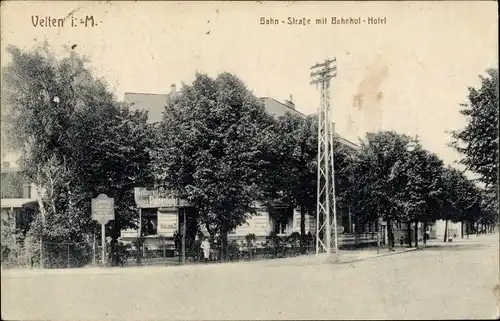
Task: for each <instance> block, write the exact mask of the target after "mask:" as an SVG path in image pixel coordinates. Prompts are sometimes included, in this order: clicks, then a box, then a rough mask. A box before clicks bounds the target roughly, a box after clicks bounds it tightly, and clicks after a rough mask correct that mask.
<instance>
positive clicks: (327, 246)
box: [311, 58, 338, 259]
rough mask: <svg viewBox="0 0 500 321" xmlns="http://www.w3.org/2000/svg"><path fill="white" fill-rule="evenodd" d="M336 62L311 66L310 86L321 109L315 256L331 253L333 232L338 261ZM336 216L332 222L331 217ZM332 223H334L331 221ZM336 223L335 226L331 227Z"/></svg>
mask: <svg viewBox="0 0 500 321" xmlns="http://www.w3.org/2000/svg"><path fill="white" fill-rule="evenodd" d="M336 62H337V61H336V59H335V58H334V59H333V60H329V59H327V60H325V61H324V62H323V63H317V64H316V65H314V66H312V67H311V70H312V71H311V78H312V81H311V84H316V86H318V85H319V86H320V87H321V99H320V106H319V109H318V165H317V166H318V186H317V207H316V254H319V253H331V247H332V229H333V232H334V242H333V243H334V244H333V245H334V248H335V253H336V254H337V259H338V242H337V211H336V199H335V184H334V182H335V171H334V160H333V135H334V128H333V122H332V121H331V116H330V80H331V79H332V78H333V77H336V76H337V65H336ZM332 214H333V220H332V219H331V215H332ZM332 221H333V222H332ZM332 223H333V224H332Z"/></svg>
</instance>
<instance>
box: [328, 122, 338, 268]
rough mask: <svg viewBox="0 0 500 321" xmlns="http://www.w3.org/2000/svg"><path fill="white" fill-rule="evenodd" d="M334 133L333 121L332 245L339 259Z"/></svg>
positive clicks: (331, 130)
mask: <svg viewBox="0 0 500 321" xmlns="http://www.w3.org/2000/svg"><path fill="white" fill-rule="evenodd" d="M334 135H335V123H333V122H332V123H331V126H330V149H331V151H330V157H331V161H332V200H333V233H334V246H335V259H336V260H337V261H338V260H339V255H340V253H339V244H338V236H337V197H336V196H335V194H336V192H335V161H334V156H333V142H334V139H333V136H334Z"/></svg>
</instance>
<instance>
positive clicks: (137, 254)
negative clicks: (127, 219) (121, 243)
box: [129, 236, 147, 264]
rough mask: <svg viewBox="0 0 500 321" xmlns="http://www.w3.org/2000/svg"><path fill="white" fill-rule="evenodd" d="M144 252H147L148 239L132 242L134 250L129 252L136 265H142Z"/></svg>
mask: <svg viewBox="0 0 500 321" xmlns="http://www.w3.org/2000/svg"><path fill="white" fill-rule="evenodd" d="M143 250H147V247H146V239H145V238H144V236H140V237H137V238H135V239H134V240H133V241H132V248H131V249H130V250H129V252H130V254H131V256H132V257H133V258H134V259H135V263H137V264H141V263H142V259H143V256H144V253H143Z"/></svg>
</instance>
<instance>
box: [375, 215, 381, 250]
mask: <svg viewBox="0 0 500 321" xmlns="http://www.w3.org/2000/svg"><path fill="white" fill-rule="evenodd" d="M376 224H377V253H379V252H380V229H381V226H380V220H379V219H378V218H377V222H376Z"/></svg>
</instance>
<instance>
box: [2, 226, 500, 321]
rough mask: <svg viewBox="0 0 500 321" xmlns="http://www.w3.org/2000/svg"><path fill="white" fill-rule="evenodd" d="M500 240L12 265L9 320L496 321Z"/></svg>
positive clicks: (7, 287) (5, 282)
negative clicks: (44, 269)
mask: <svg viewBox="0 0 500 321" xmlns="http://www.w3.org/2000/svg"><path fill="white" fill-rule="evenodd" d="M498 246H499V242H498V234H495V235H490V236H479V237H476V236H471V237H470V239H463V240H461V239H457V240H456V241H455V242H454V243H451V244H443V243H440V242H435V245H434V246H429V247H428V248H426V249H421V250H418V251H412V252H405V253H398V254H395V255H390V256H382V257H378V258H371V259H365V260H357V261H355V262H347V263H343V264H329V263H325V262H319V261H315V260H313V259H310V262H305V261H304V259H303V258H302V260H301V258H298V259H297V260H296V261H294V260H293V259H290V260H283V261H278V260H275V261H267V262H264V261H263V262H250V263H228V264H217V265H206V266H204V265H201V266H200V265H197V266H183V267H149V268H125V269H119V268H117V269H107V270H92V269H88V270H68V271H55V272H52V273H46V274H43V275H39V274H36V273H30V271H26V272H18V271H16V272H11V271H7V272H8V273H6V272H5V271H3V273H2V280H1V281H2V285H1V290H2V299H1V303H2V318H3V319H5V320H20V319H23V320H34V319H36V320H42V319H43V320H62V319H64V320H69V319H79V320H83V319H86V320H153V319H156V320H158V319H163V320H164V319H176V320H181V319H205V320H207V319H219V320H220V319H240V320H241V319H344V320H346V319H455V318H461V319H469V318H471V319H472V318H493V317H495V316H496V315H497V313H498V312H497V311H498V310H497V302H498V301H497V300H498V297H497V296H496V294H495V292H494V287H495V286H496V285H497V284H498V283H499V248H498ZM299 261H300V264H298V263H296V262H299Z"/></svg>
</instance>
